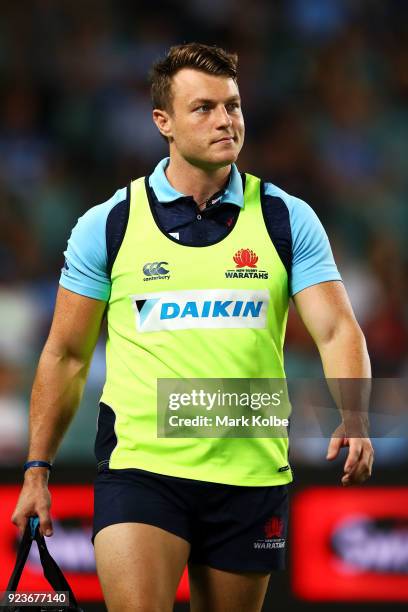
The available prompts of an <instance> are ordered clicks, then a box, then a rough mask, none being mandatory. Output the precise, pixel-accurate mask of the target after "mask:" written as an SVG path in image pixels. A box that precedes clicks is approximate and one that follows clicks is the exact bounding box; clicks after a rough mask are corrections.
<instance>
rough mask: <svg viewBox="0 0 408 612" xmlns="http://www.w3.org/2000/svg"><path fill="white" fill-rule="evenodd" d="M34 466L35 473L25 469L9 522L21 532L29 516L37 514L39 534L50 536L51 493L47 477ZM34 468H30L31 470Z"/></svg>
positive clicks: (51, 531) (51, 530)
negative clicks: (22, 483) (21, 485)
mask: <svg viewBox="0 0 408 612" xmlns="http://www.w3.org/2000/svg"><path fill="white" fill-rule="evenodd" d="M40 469H41V468H35V470H37V473H35V474H34V475H33V474H29V472H30V470H27V472H26V475H25V479H24V485H23V488H22V490H21V493H20V497H19V498H18V502H17V505H16V507H15V509H14V512H13V515H12V517H11V522H12V523H14V525H16V526H17V527H18V528H19V530H20V533H21V534H23V533H24V531H25V528H26V525H27V522H28V519H29V518H30V516H35V515H37V516H38V518H39V520H40V534H41V535H42V536H44V535H46V536H52V533H53V528H52V521H51V516H50V507H51V495H50V492H49V490H48V484H47V480H48V479H47V478H45V477H44V475H43V474H39V473H38V471H39V470H40ZM33 470H34V468H32V469H31V472H33Z"/></svg>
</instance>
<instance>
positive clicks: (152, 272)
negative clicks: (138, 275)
mask: <svg viewBox="0 0 408 612" xmlns="http://www.w3.org/2000/svg"><path fill="white" fill-rule="evenodd" d="M168 265H169V264H168V262H167V261H154V262H153V263H146V264H145V265H144V266H143V274H144V275H145V276H144V279H143V280H144V281H151V280H159V279H160V280H168V279H169V278H170V274H169V270H167V268H165V267H164V266H168Z"/></svg>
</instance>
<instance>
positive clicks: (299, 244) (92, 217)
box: [59, 158, 341, 302]
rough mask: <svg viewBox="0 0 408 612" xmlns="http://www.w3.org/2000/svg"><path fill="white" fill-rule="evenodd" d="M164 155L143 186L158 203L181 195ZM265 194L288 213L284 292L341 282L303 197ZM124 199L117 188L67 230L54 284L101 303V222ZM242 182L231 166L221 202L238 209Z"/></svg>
mask: <svg viewBox="0 0 408 612" xmlns="http://www.w3.org/2000/svg"><path fill="white" fill-rule="evenodd" d="M167 163H168V158H165V159H163V160H161V162H159V164H158V165H157V166H156V168H155V170H154V172H153V173H152V174H151V175H150V177H149V185H150V187H151V188H152V190H153V191H154V194H155V196H156V197H157V199H158V200H159V202H161V203H167V202H172V201H174V200H176V199H178V198H180V197H183V194H181V193H180V192H178V191H176V190H175V189H174V188H173V187H172V185H170V183H169V181H168V180H167V177H166V174H165V168H166V166H167ZM265 193H266V195H270V196H276V197H279V198H280V199H281V200H282V201H283V202H284V203H285V205H286V207H287V209H288V212H289V220H290V229H291V235H292V249H293V258H292V267H291V271H290V272H291V273H290V275H289V278H290V287H289V292H290V295H291V296H293V295H294V294H295V293H298V292H299V291H302V289H306V288H307V287H310V286H311V285H316V284H317V283H322V282H324V281H330V280H341V276H340V274H339V272H338V270H337V266H336V264H335V262H334V258H333V254H332V251H331V248H330V243H329V240H328V238H327V235H326V232H325V230H324V228H323V226H322V224H321V222H320V220H319V218H318V217H317V215H316V213H315V212H314V210H313V209H312V208H311V207H310V206H309V205H308V204H306V202H304V201H303V200H300V199H299V198H296V197H294V196H291V195H289V194H287V193H286V192H285V191H283V190H282V189H280V188H279V187H276V185H273V184H272V183H265ZM125 198H126V188H122V189H119V190H118V191H117V192H116V193H115V194H114V195H113V196H112V197H111V198H110V199H109V200H107V201H106V202H104V203H103V204H98V205H97V206H93V207H92V208H90V209H89V210H88V211H87V212H86V213H85V214H84V215H83V216H82V217H80V218H79V219H78V223H77V224H76V226H75V227H74V229H73V230H72V233H71V236H70V238H69V240H68V246H67V249H66V251H65V252H64V255H65V264H64V267H63V268H62V270H61V277H60V281H59V282H60V285H62V286H63V287H65V289H69V290H70V291H73V292H75V293H79V294H81V295H84V296H87V297H91V298H95V299H98V300H103V301H105V302H107V301H108V300H109V296H110V290H111V281H110V275H109V272H108V254H107V247H106V223H107V218H108V215H109V213H110V212H111V210H112V209H113V208H114V207H115V206H116V205H117V204H119V203H120V202H122V201H124V200H125ZM243 201H244V195H243V189H242V180H241V177H240V174H239V171H238V169H237V167H236V165H235V164H232V169H231V175H230V179H229V182H228V185H227V187H226V189H225V190H224V192H223V194H222V196H221V202H229V203H232V204H236V205H237V206H240V207H242V205H243Z"/></svg>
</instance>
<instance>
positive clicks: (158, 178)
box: [149, 157, 244, 208]
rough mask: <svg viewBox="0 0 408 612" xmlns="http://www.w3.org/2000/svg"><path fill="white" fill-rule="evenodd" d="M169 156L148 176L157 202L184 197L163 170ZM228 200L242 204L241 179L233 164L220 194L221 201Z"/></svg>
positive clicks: (166, 201)
mask: <svg viewBox="0 0 408 612" xmlns="http://www.w3.org/2000/svg"><path fill="white" fill-rule="evenodd" d="M169 160H170V158H169V157H165V158H164V159H162V160H161V161H160V162H159V163H158V164H157V166H156V168H155V169H154V171H153V173H152V174H151V175H150V176H149V185H150V187H151V188H152V189H153V191H154V193H155V196H156V198H157V199H158V200H159V202H162V203H170V202H174V201H175V200H178V199H179V198H185V197H186V196H185V194H184V193H180V191H177V190H176V189H174V187H172V186H171V185H170V183H169V181H168V179H167V176H166V173H165V170H166V168H167V165H168V163H169ZM224 202H228V203H229V204H236V205H237V206H239V207H240V208H242V207H243V206H244V192H243V190H242V179H241V175H240V173H239V171H238V168H237V167H236V165H235V164H232V166H231V174H230V178H229V181H228V185H227V187H226V188H225V189H224V191H223V194H222V196H221V203H224Z"/></svg>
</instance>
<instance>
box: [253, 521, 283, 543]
mask: <svg viewBox="0 0 408 612" xmlns="http://www.w3.org/2000/svg"><path fill="white" fill-rule="evenodd" d="M284 531H285V529H284V522H283V519H282V518H281V517H279V516H271V518H269V519H268V520H267V521H266V523H265V524H264V528H263V538H259V539H258V540H256V541H255V542H254V548H255V549H260V550H265V549H273V548H285V543H286V540H285V536H284Z"/></svg>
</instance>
